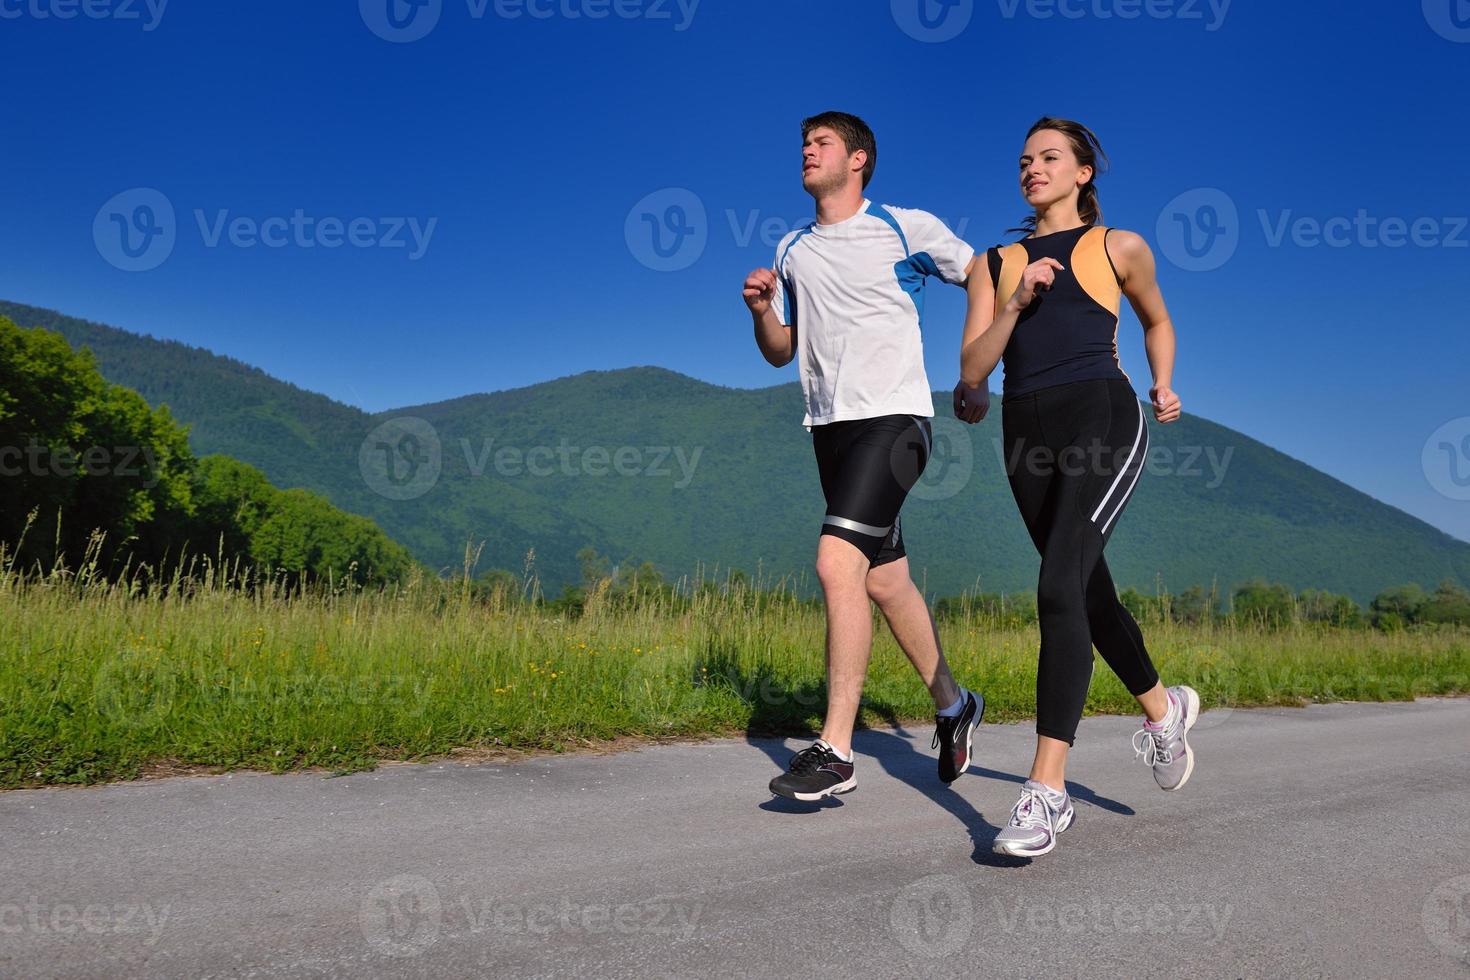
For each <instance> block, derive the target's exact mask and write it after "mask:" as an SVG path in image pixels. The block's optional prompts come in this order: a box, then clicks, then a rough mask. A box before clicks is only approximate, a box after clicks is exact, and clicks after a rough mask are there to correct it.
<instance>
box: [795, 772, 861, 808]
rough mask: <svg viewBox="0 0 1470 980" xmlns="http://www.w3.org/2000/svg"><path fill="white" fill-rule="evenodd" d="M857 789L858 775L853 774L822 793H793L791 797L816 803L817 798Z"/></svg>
mask: <svg viewBox="0 0 1470 980" xmlns="http://www.w3.org/2000/svg"><path fill="white" fill-rule="evenodd" d="M855 789H857V776H853V777H851V778H850V779H848V780H846V781H845V782H841V783H838V784H837V785H836V786H828V787H827V788H826V789H824V790H822V791H821V792H820V793H792V794H791V796H790V797H789V799H793V800H800V801H801V802H803V803H815V802H816V801H817V800H820V799H823V798H825V797H828V796H833V795H835V794H837V793H851V792H852V791H853V790H855ZM776 795H777V796H786V794H785V793H777V794H776Z"/></svg>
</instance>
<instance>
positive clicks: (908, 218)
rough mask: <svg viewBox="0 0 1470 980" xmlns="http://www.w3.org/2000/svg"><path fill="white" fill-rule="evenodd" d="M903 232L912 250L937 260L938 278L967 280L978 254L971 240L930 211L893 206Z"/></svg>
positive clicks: (957, 281)
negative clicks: (968, 240)
mask: <svg viewBox="0 0 1470 980" xmlns="http://www.w3.org/2000/svg"><path fill="white" fill-rule="evenodd" d="M893 210H894V212H895V213H896V214H897V215H898V220H899V224H900V226H901V227H902V228H903V234H904V237H905V238H906V239H908V246H909V254H910V255H917V254H919V253H920V252H923V253H925V254H927V255H928V256H929V257H930V258H931V259H933V260H934V267H935V268H936V269H938V270H939V278H941V279H943V280H944V281H945V282H947V283H951V284H953V285H959V284H960V283H962V282H964V281H965V269H966V268H967V267H968V266H969V264H970V260H971V259H973V258H974V257H975V250H974V249H973V248H972V247H970V243H969V242H967V241H965V240H964V239H963V238H961V237H959V236H958V235H956V234H955V233H954V232H952V231H950V230H949V229H948V228H946V227H945V226H944V222H942V221H940V220H939V219H938V218H936V217H934V215H932V214H930V213H929V212H928V211H919V210H915V209H911V208H894V209H893Z"/></svg>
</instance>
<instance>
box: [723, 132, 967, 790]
mask: <svg viewBox="0 0 1470 980" xmlns="http://www.w3.org/2000/svg"><path fill="white" fill-rule="evenodd" d="M801 134H802V185H803V186H804V187H805V188H806V191H807V193H809V194H811V196H812V198H813V200H814V201H815V202H816V220H815V221H813V222H812V223H811V224H808V225H805V226H804V227H802V228H799V229H797V230H795V231H793V232H791V233H790V234H788V235H786V237H785V238H783V239H782V240H781V243H780V245H778V246H777V248H776V262H775V266H774V268H770V269H756V270H755V271H754V272H752V273H751V274H750V275H749V276H748V277H746V280H745V290H744V296H745V304H746V306H748V307H749V308H750V313H751V318H752V319H753V320H754V322H755V340H756V344H757V345H758V346H759V347H760V350H761V354H762V355H763V356H764V357H765V359H766V360H767V361H769V362H770V363H771V364H772V365H774V366H776V367H782V366H784V365H786V364H789V363H790V362H791V359H792V358H793V357H794V358H796V359H797V364H798V368H799V374H800V377H801V388H802V395H803V397H804V398H805V400H806V417H805V418H804V419H803V424H804V425H805V426H806V427H807V428H808V429H810V431H811V433H812V447H813V449H814V451H815V453H816V457H817V468H818V472H819V474H820V477H821V482H822V493H823V494H824V495H825V497H826V499H827V513H826V516H825V517H824V518H823V520H822V528H821V536H820V537H819V538H818V543H817V578H818V579H819V580H820V581H821V583H822V591H823V594H824V596H825V600H826V609H827V714H826V718H825V722H824V724H823V726H822V734H821V737H820V738H818V739H817V741H816V742H815V743H814V744H812V745H811V746H809V747H808V748H805V749H802V750H801V751H800V752H798V753H797V754H796V756H795V758H793V759H792V760H791V763H790V767H789V768H788V770H787V771H786V772H784V773H782V774H781V775H779V776H777V777H776V778H775V779H773V780H771V791H772V792H773V793H777V794H779V795H781V796H786V797H790V798H792V799H797V800H819V799H821V798H823V797H825V796H830V795H832V794H834V793H847V792H850V791H851V790H853V789H855V788H856V787H857V779H856V777H855V775H854V766H853V757H852V730H853V725H854V724H855V722H856V720H857V710H858V702H859V699H860V698H861V696H862V690H863V680H864V677H865V675H866V674H867V669H868V657H869V654H870V651H871V647H872V616H871V613H870V611H869V606H868V602H869V600H872V601H873V602H876V603H877V604H878V608H879V609H880V610H882V612H883V616H884V618H885V619H886V620H887V621H888V625H889V628H890V629H891V630H892V631H893V635H894V638H895V639H897V640H898V644H899V646H900V647H902V648H903V651H904V653H905V654H906V655H907V656H908V658H909V660H910V662H912V663H913V665H914V669H915V670H917V671H918V672H919V676H920V677H921V678H923V680H924V683H925V684H926V685H927V686H928V688H929V693H930V695H931V696H932V697H933V698H934V704H935V708H936V711H937V715H938V717H937V723H936V729H937V730H936V732H935V740H934V745H935V746H936V747H938V748H939V778H940V779H941V780H942V781H944V782H946V783H949V782H952V781H954V780H955V779H956V778H958V776H959V775H960V773H962V772H964V771H965V770H966V769H967V768H968V767H969V764H970V747H971V742H972V739H973V735H974V730H975V727H976V726H977V725H978V724H979V723H980V719H981V717H982V716H983V714H984V711H985V702H984V699H983V698H982V697H980V696H979V695H977V694H974V693H971V692H969V691H966V690H965V689H963V688H961V687H960V686H959V685H957V684H956V683H955V680H954V676H953V675H952V674H951V673H950V670H949V665H948V664H947V663H946V662H945V659H944V652H943V651H942V650H941V649H940V646H939V634H938V631H937V629H936V628H935V626H934V620H933V618H932V617H931V616H930V615H929V607H928V605H927V604H926V603H925V601H924V597H923V596H922V595H921V594H920V593H919V590H918V589H917V588H916V587H915V586H914V582H913V579H912V578H911V577H910V574H909V563H908V558H907V557H905V554H906V553H905V551H904V542H903V533H902V531H901V529H900V527H899V517H898V512H899V508H900V507H902V505H903V501H904V497H906V496H907V495H908V492H909V490H910V489H911V488H912V487H913V485H914V484H915V483H916V482H918V480H919V477H920V476H921V475H922V474H923V471H924V466H925V464H926V463H927V462H928V458H929V450H930V442H931V430H930V424H929V418H930V417H931V416H933V414H934V405H933V401H932V399H931V397H930V388H929V379H928V377H927V376H926V375H925V373H924V356H923V346H922V343H921V340H920V333H919V325H920V311H922V310H923V306H924V285H925V281H926V278H927V277H928V276H938V277H939V278H940V279H942V280H944V281H945V282H948V283H950V284H952V285H957V286H964V285H965V282H966V280H967V278H968V277H969V275H970V273H971V268H972V265H973V263H974V258H975V252H974V249H972V248H971V247H970V246H969V245H967V244H966V243H965V242H964V241H962V240H961V239H959V238H957V237H956V236H955V235H954V234H952V233H951V232H950V231H949V229H947V228H945V227H944V225H943V223H941V222H940V221H939V219H937V218H935V217H934V216H933V215H931V214H929V213H927V212H924V211H916V210H910V209H907V208H896V207H889V206H887V205H877V204H874V203H872V202H871V201H869V200H868V199H867V198H865V197H864V196H863V191H864V189H865V188H866V187H867V186H868V181H869V180H870V179H871V178H872V176H873V168H874V165H875V163H876V162H877V156H878V151H877V146H876V144H875V141H874V138H873V131H872V130H871V129H869V128H868V126H867V124H866V123H864V122H863V121H862V120H861V119H859V118H857V117H856V116H852V115H849V114H847V113H845V112H824V113H822V114H820V115H817V116H813V117H811V118H809V119H805V120H803V121H802V124H801Z"/></svg>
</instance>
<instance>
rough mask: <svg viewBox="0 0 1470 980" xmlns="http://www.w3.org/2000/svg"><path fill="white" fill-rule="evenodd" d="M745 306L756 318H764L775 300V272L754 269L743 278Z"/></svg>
mask: <svg viewBox="0 0 1470 980" xmlns="http://www.w3.org/2000/svg"><path fill="white" fill-rule="evenodd" d="M744 295H745V305H746V306H748V307H750V312H752V313H754V314H755V315H756V316H765V314H766V311H767V310H769V309H770V308H771V303H772V301H773V300H775V298H776V270H774V269H756V270H755V271H754V272H752V273H751V274H750V275H748V276H746V277H745V294H744Z"/></svg>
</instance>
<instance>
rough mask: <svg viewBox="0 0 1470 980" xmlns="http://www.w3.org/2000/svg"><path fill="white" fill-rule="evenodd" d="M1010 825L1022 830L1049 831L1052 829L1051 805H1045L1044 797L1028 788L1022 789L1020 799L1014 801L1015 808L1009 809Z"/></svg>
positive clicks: (1038, 791) (1037, 791)
mask: <svg viewBox="0 0 1470 980" xmlns="http://www.w3.org/2000/svg"><path fill="white" fill-rule="evenodd" d="M1010 825H1011V826H1012V827H1020V828H1022V829H1023V830H1031V829H1033V828H1042V829H1045V830H1050V829H1051V827H1052V819H1051V804H1049V803H1047V801H1046V795H1045V794H1044V793H1042V792H1041V791H1040V790H1037V789H1032V788H1031V787H1029V786H1027V787H1026V788H1024V789H1022V790H1021V798H1020V799H1019V800H1017V801H1016V805H1015V806H1013V807H1011V820H1010Z"/></svg>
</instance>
